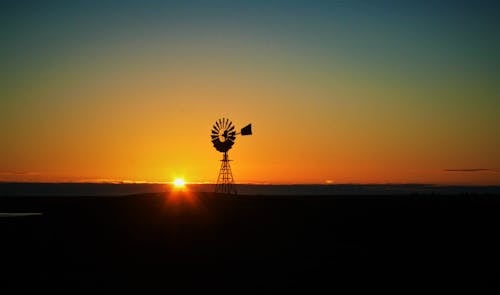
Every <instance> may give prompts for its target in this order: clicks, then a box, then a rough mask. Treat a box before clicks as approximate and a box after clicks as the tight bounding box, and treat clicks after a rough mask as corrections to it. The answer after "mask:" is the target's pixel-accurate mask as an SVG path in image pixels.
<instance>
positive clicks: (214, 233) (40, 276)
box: [0, 193, 500, 294]
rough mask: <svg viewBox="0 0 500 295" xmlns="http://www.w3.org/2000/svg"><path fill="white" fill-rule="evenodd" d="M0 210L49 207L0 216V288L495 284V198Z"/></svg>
mask: <svg viewBox="0 0 500 295" xmlns="http://www.w3.org/2000/svg"><path fill="white" fill-rule="evenodd" d="M0 212H41V213H43V215H34V216H18V217H6V216H5V215H4V216H3V217H0V235H1V236H0V241H1V242H0V247H1V248H0V249H1V252H0V253H1V254H0V259H1V262H0V263H1V265H0V268H1V269H2V273H3V274H2V275H1V277H0V280H1V288H2V290H7V289H14V291H17V292H21V291H23V290H29V291H65V292H66V291H67V293H68V294H71V293H75V292H78V291H84V292H87V291H88V292H92V291H98V292H107V291H110V292H122V291H130V290H132V291H135V292H150V291H156V290H158V291H160V292H163V293H167V292H169V291H174V292H175V293H179V292H181V293H183V292H191V291H199V292H204V293H209V292H210V293H213V292H216V293H220V292H223V293H234V294H238V293H245V292H251V293H253V292H270V291H272V292H277V293H280V292H291V291H298V292H300V293H319V292H320V291H323V290H324V291H327V292H328V293H332V292H337V291H338V293H339V294H351V293H352V294H357V293H359V292H360V291H362V292H364V293H367V292H369V293H375V292H377V293H379V292H381V294H384V293H385V294H387V293H395V294H408V293H418V294H426V293H439V294H447V293H448V294H451V293H456V292H457V291H458V292H460V293H468V294H480V293H491V294H499V293H498V292H499V290H500V288H499V286H500V284H499V281H500V276H499V268H500V255H499V253H500V252H499V250H500V242H499V241H498V233H499V227H498V226H499V225H500V197H496V196H481V195H461V196H435V195H427V196H417V195H414V196H391V197H384V196H379V197H376V196H369V197H368V196H367V197H361V196H360V197H353V196H349V197H339V196H335V197H318V196H316V197H312V196H311V197H307V196H304V197H281V196H280V197H276V196H275V197H264V196H255V197H252V196H238V197H226V196H214V195H210V194H201V193H199V194H198V195H191V194H187V193H176V194H147V195H135V196H127V197H68V198H65V197H18V196H16V197H2V198H0ZM0 292H2V291H1V290H0ZM5 294H11V293H5Z"/></svg>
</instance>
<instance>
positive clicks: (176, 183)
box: [173, 178, 186, 188]
mask: <svg viewBox="0 0 500 295" xmlns="http://www.w3.org/2000/svg"><path fill="white" fill-rule="evenodd" d="M173 184H174V187H175V188H184V187H185V186H186V182H185V181H184V179H182V178H176V179H174V182H173Z"/></svg>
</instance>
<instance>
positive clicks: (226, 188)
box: [215, 152, 237, 195]
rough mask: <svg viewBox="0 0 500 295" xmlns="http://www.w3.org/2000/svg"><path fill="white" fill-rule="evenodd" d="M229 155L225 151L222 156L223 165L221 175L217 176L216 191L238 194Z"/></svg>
mask: <svg viewBox="0 0 500 295" xmlns="http://www.w3.org/2000/svg"><path fill="white" fill-rule="evenodd" d="M230 161H231V160H229V157H228V155H227V152H225V153H224V156H223V157H222V160H221V162H222V165H221V167H220V171H219V177H217V183H216V184H215V192H216V193H221V194H229V195H236V194H237V191H236V186H235V185H234V179H233V173H232V172H231V166H230V165H229V162H230Z"/></svg>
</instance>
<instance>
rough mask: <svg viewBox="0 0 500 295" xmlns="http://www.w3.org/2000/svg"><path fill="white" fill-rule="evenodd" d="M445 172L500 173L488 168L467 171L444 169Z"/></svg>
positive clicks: (468, 169)
mask: <svg viewBox="0 0 500 295" xmlns="http://www.w3.org/2000/svg"><path fill="white" fill-rule="evenodd" d="M444 171H445V172H495V173H498V172H500V171H498V170H495V169H488V168H465V169H444Z"/></svg>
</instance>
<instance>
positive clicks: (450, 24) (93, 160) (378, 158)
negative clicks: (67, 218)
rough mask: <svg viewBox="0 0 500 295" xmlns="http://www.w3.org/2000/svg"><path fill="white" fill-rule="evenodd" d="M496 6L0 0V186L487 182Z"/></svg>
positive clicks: (493, 138)
mask: <svg viewBox="0 0 500 295" xmlns="http://www.w3.org/2000/svg"><path fill="white" fill-rule="evenodd" d="M420 2H425V3H420ZM497 3H498V2H496V3H495V1H408V2H405V1H255V0H253V1H245V2H238V1H175V2H170V1H123V0H122V1H32V2H31V1H2V2H1V4H0V40H1V46H0V65H1V70H0V75H1V76H0V139H1V145H0V180H4V181H12V180H14V181H100V180H124V181H153V182H156V181H171V180H172V179H173V178H174V177H179V176H180V177H184V178H185V179H186V181H190V182H213V181H215V180H216V177H217V173H218V169H219V165H220V162H219V160H220V158H221V155H220V154H219V153H218V152H216V151H215V150H214V149H213V147H212V144H211V142H210V136H209V133H210V129H211V126H212V124H213V123H214V122H215V120H216V119H218V118H219V117H223V116H224V117H228V118H230V119H231V120H232V121H233V123H234V124H235V125H236V126H237V127H243V126H244V125H245V124H247V123H250V122H251V123H253V126H254V135H253V136H250V137H241V138H238V139H237V140H236V144H235V145H234V148H233V149H232V150H231V152H230V157H231V158H232V159H234V161H233V162H232V168H233V173H234V176H235V180H236V181H237V182H257V183H325V182H332V183H438V184H500V171H499V170H500V71H499V69H500V54H499V52H500V22H499V19H500V5H499V4H497ZM450 170H452V171H450ZM457 170H458V171H457Z"/></svg>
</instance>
